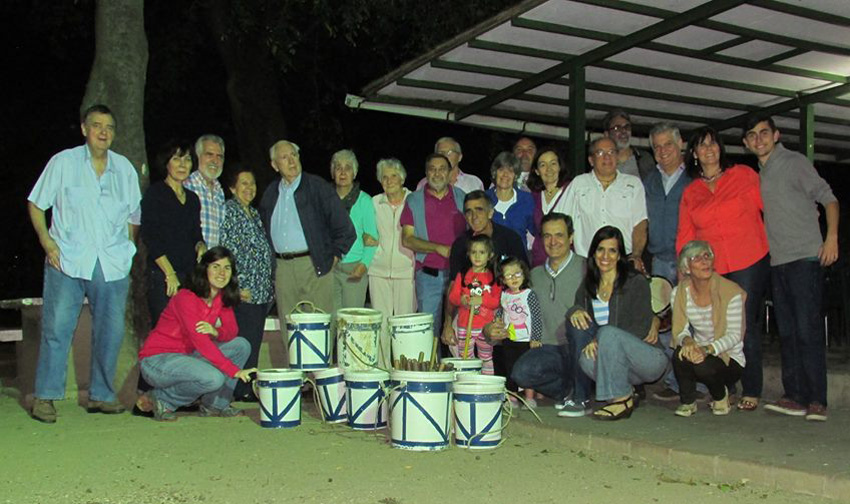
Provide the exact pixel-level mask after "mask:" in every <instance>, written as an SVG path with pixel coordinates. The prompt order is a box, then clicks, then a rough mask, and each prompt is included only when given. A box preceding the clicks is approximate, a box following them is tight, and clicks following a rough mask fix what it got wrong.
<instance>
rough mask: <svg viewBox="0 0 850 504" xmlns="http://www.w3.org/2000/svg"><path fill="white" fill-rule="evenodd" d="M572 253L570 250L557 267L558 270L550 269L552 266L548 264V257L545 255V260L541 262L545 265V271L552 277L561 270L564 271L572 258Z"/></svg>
mask: <svg viewBox="0 0 850 504" xmlns="http://www.w3.org/2000/svg"><path fill="white" fill-rule="evenodd" d="M574 255H575V254H573V253H572V252H570V255H569V256H568V257H567V260H566V261H564V262H562V263H561V267H560V268H558V271H555V270H554V269H552V266H550V265H549V258H548V257H547V258H546V262H545V263H543V264H544V265H545V266H546V273H549V276H551V277H552V278H555V277H556V276H558V275H560V274H561V272H562V271H564V269H565V268H566V267H567V266H568V265H569V264H570V261H572V260H573V256H574Z"/></svg>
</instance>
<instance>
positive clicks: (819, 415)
mask: <svg viewBox="0 0 850 504" xmlns="http://www.w3.org/2000/svg"><path fill="white" fill-rule="evenodd" d="M806 420H808V421H810V422H826V406H824V405H823V404H821V403H819V402H813V403H811V404H809V407H808V408H806Z"/></svg>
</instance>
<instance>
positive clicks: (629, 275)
mask: <svg viewBox="0 0 850 504" xmlns="http://www.w3.org/2000/svg"><path fill="white" fill-rule="evenodd" d="M589 250H590V251H592V253H593V257H592V258H591V260H589V261H588V262H587V264H588V268H587V274H586V275H585V277H584V281H583V282H582V285H581V286H579V288H578V290H577V291H576V301H575V306H573V307H572V308H570V310H569V311H568V312H567V318H568V319H569V321H570V324H569V325H568V329H567V335H568V337H569V339H570V344H571V347H572V348H571V351H572V350H574V351H575V352H576V354H577V353H578V351H581V356H580V357H578V361H579V365H580V367H581V370H582V371H584V373H585V374H586V375H587V376H588V377H590V378H591V379H593V380H595V381H596V398H597V399H598V400H600V401H605V402H606V404H605V405H604V406H602V407H601V408H599V409H597V410H596V411H594V412H593V418H595V419H597V420H619V419H621V418H628V417H629V416H631V414H632V411H633V410H634V408H635V402H634V398H633V397H632V394H633V388H632V386H633V385H639V384H642V383H646V382H650V381H654V380H657V379H658V378H659V377H660V376H661V374H662V373H663V372H664V370H665V369H666V368H667V356H666V355H665V354H664V351H663V350H662V349H661V347H660V346H659V344H658V319H657V318H656V317H655V316H654V315H653V313H652V305H651V301H650V293H649V282H647V280H646V279H645V278H644V277H643V276H641V275H639V274H637V273H635V272H633V271H631V270H630V267H629V264H628V260H627V257H626V251H625V246H624V245H623V235H622V234H621V233H620V230H619V229H617V228H615V227H613V226H605V227H602V228H600V229H599V230H598V231H597V232H596V234H595V235H594V236H593V240H592V241H591V244H590V249H589ZM576 381H577V382H578V380H576ZM577 388H578V387H577Z"/></svg>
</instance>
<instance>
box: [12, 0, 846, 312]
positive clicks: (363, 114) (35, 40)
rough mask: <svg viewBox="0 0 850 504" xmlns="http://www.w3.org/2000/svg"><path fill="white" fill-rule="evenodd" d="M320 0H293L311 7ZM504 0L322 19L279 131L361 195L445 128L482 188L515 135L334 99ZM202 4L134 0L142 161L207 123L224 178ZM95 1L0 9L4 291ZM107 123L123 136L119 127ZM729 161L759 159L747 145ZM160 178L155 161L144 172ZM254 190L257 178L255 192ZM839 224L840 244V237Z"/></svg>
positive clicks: (27, 241) (34, 278)
mask: <svg viewBox="0 0 850 504" xmlns="http://www.w3.org/2000/svg"><path fill="white" fill-rule="evenodd" d="M266 3H269V2H266ZM290 3H294V4H299V2H290ZM318 3H320V2H316V3H314V4H310V3H309V2H306V3H305V2H301V3H300V4H299V5H301V8H302V9H307V8H308V7H311V8H313V9H315V7H316V5H317V4H318ZM513 3H514V2H509V1H504V0H502V1H492V0H491V1H489V2H469V3H467V2H448V1H435V2H433V3H430V5H431V11H429V12H434V13H435V14H434V17H433V18H431V17H428V16H426V17H422V18H420V21H421V23H422V26H421V27H419V28H418V29H414V28H413V26H414V25H404V24H403V22H404V21H403V20H404V18H401V17H398V16H401V15H402V14H401V13H399V12H389V13H387V15H386V17H385V18H381V19H383V20H384V21H383V22H386V23H387V24H381V23H380V22H377V21H376V20H375V19H372V20H369V19H367V20H365V21H362V22H361V24H360V25H357V26H354V27H353V28H351V31H350V32H348V35H345V34H343V35H345V36H341V35H340V34H339V32H337V33H336V34H333V33H332V32H333V30H331V29H327V30H324V31H320V34H319V35H316V36H315V40H316V42H315V43H314V44H312V46H311V47H306V48H305V47H299V48H298V50H297V51H294V52H293V53H292V54H291V55H289V57H288V58H287V59H286V60H285V61H283V62H279V64H280V67H279V72H280V83H279V85H280V87H279V92H280V94H281V102H282V103H281V104H269V106H280V107H282V109H284V110H285V114H284V116H285V119H286V122H287V129H288V132H289V134H288V138H289V139H290V140H293V141H295V142H296V143H298V144H299V145H300V146H301V147H302V163H303V165H304V169H305V170H306V171H309V172H312V173H316V174H319V175H321V176H324V177H329V172H328V169H329V160H330V156H331V154H332V153H333V152H334V151H336V150H338V149H342V148H351V149H353V150H354V151H355V152H356V153H357V155H358V158H359V161H360V173H359V175H358V180H359V181H360V182H361V185H362V187H363V188H364V189H365V190H366V191H367V192H369V193H370V194H376V193H378V192H380V186H379V184H378V183H377V181H376V180H375V176H374V166H375V163H376V162H377V161H378V160H379V159H380V158H383V157H397V158H399V159H400V160H401V161H402V162H403V163H404V165H405V167H406V168H407V171H408V179H407V184H406V185H407V186H408V187H411V188H412V187H414V186H415V184H416V182H417V181H418V180H419V179H420V178H421V177H422V176H423V172H424V170H423V166H422V162H423V160H424V158H425V156H426V155H427V154H428V153H429V152H431V150H432V149H433V145H434V141H435V140H436V139H437V138H438V137H440V136H444V135H449V136H453V137H455V138H456V139H458V140H459V141H460V143H461V144H462V146H463V151H464V159H463V162H462V167H463V169H464V171H466V172H470V173H474V174H476V175H478V176H479V177H481V178H482V180H484V182H485V185H488V184H489V181H490V177H489V164H490V161H491V160H492V159H493V157H494V156H495V155H496V154H497V153H498V152H499V151H501V150H505V149H510V147H511V145H512V143H513V141H514V140H515V138H516V137H515V136H514V135H509V134H504V133H498V132H492V131H488V130H483V129H473V128H468V127H460V126H456V125H452V124H449V123H444V122H437V121H428V120H424V119H414V118H408V117H404V116H399V115H393V114H384V113H377V112H368V111H353V110H351V109H348V108H347V107H345V105H344V98H345V93H346V92H348V93H353V94H358V93H359V92H360V90H361V89H362V87H363V86H365V85H366V84H368V83H369V82H370V81H372V80H374V79H377V78H379V77H381V76H383V75H384V74H386V73H388V72H389V71H391V70H393V69H395V68H396V67H398V66H399V65H400V64H402V63H404V62H405V61H408V60H410V59H412V58H414V57H416V56H418V55H420V54H421V53H422V52H424V51H426V50H427V49H429V48H430V47H432V46H433V45H436V44H438V43H440V42H442V41H444V40H447V39H448V38H450V37H452V36H455V35H457V34H458V33H461V32H462V31H464V30H465V29H467V28H469V27H471V26H473V25H475V24H476V23H478V22H481V21H482V20H484V19H487V18H488V17H490V16H492V15H493V14H495V13H497V12H499V11H500V10H502V9H503V8H504V7H506V6H509V5H512V4H513ZM387 4H388V5H389V4H392V5H394V6H395V7H396V8H397V9H401V8H405V5H407V4H405V2H403V1H400V2H387ZM410 5H411V6H415V5H416V4H415V3H411V4H410ZM460 5H463V8H460V7H458V9H459V10H462V12H458V13H457V15H456V16H448V12H445V11H446V9H447V8H449V7H452V6H460ZM203 7H204V3H203V1H176V2H164V1H163V2H158V1H148V2H147V3H146V5H145V28H146V32H147V37H148V48H149V54H150V59H149V64H148V75H147V84H146V98H145V134H146V143H147V146H148V148H147V150H148V159H149V160H152V159H154V154H155V152H156V147H157V146H158V145H159V144H161V143H162V142H164V141H165V140H167V139H169V138H174V137H178V138H186V139H190V140H193V139H194V138H196V137H197V136H199V135H200V134H202V133H207V132H213V133H217V134H219V135H221V136H222V137H223V138H224V139H225V142H226V143H227V152H226V157H227V161H226V165H225V174H224V175H223V177H227V171H228V167H229V166H234V165H235V164H236V163H239V159H240V153H239V148H238V145H237V144H236V135H235V132H234V130H233V125H232V121H231V112H230V106H229V101H228V95H227V90H226V87H225V82H226V78H227V74H226V69H225V67H224V66H223V63H222V61H221V58H220V57H219V53H218V52H217V51H216V48H215V45H214V44H213V43H212V42H211V41H210V38H209V37H210V33H209V30H208V29H207V28H206V26H205V23H204V21H203V16H202V15H200V9H202V8H203ZM410 8H411V9H413V8H421V7H410ZM94 9H95V3H94V1H92V0H79V1H74V2H70V1H68V2H53V1H39V0H32V1H20V0H10V1H6V2H3V3H2V5H1V6H0V40H2V47H3V59H4V64H3V68H4V77H3V79H2V80H3V84H4V85H3V88H4V89H6V91H5V93H4V94H5V100H4V102H5V103H4V107H3V110H4V111H5V114H4V120H3V121H2V122H0V128H2V129H0V163H2V168H0V190H2V194H0V216H2V217H0V218H2V219H3V226H2V230H3V237H2V240H3V241H4V242H5V243H4V244H3V246H2V247H0V265H2V271H3V274H2V275H0V298H2V299H13V298H19V297H37V296H40V295H41V281H42V267H43V260H44V254H43V251H42V250H41V248H40V246H39V244H38V241H37V239H36V236H35V234H34V232H33V231H32V227H31V225H30V222H29V217H28V215H27V212H26V198H27V195H28V193H29V191H30V189H31V188H32V186H33V184H34V183H35V180H36V179H37V177H38V176H39V174H40V173H41V170H42V169H43V167H44V165H45V163H46V162H47V160H48V159H49V158H50V156H52V155H53V154H55V153H56V152H58V151H60V150H62V149H65V148H68V147H72V146H76V145H80V144H81V143H82V137H81V134H80V129H79V117H78V114H79V108H80V103H81V100H82V97H83V95H84V92H85V87H86V83H87V80H88V75H89V72H90V70H91V65H92V61H93V57H94ZM309 14H311V13H310V12H305V13H300V14H299V13H298V12H295V13H293V14H292V16H293V19H298V16H299V15H303V17H304V18H309V16H308V15H309ZM312 15H313V16H315V15H317V14H315V13H312ZM406 15H408V14H406ZM412 15H418V13H416V12H414V13H412ZM390 16H396V17H397V18H392V19H389V18H390ZM408 16H409V15H408ZM387 19H389V20H388V21H387ZM399 20H401V21H399ZM313 21H316V20H313ZM379 21H380V20H379ZM323 22H325V23H326V26H327V23H333V22H334V20H333V18H332V17H329V18H328V20H325V21H323ZM346 26H347V25H346ZM415 26H418V25H415ZM344 28H345V27H344ZM304 33H311V32H306V31H304V32H298V33H295V34H294V35H293V34H292V33H289V36H293V37H299V36H305V37H306V36H308V35H304ZM309 36H313V35H309ZM117 134H118V135H120V134H121V130H120V125H119V130H118V133H117ZM545 143H549V142H548V141H545V140H542V141H538V144H539V145H540V144H545ZM562 147H563V148H566V145H562ZM738 161H741V162H745V163H746V164H749V165H750V166H753V167H757V163H756V160H755V158H754V157H752V156H746V157H742V158H739V159H738ZM817 166H818V169H819V170H820V172H821V174H822V175H823V176H824V178H826V179H827V180H828V181H829V183H830V184H831V185H832V187H833V190H834V191H835V193H836V195H837V196H838V198H839V200H843V199H844V198H843V196H844V195H845V194H847V190H848V187H847V177H846V176H844V171H845V170H846V169H847V167H846V166H836V165H829V164H818V165H817ZM251 168H253V169H254V170H255V171H256V172H258V173H265V174H266V178H265V179H263V178H262V177H258V178H260V181H261V182H263V181H264V180H266V181H267V180H268V178H269V177H270V176H271V168H270V167H269V166H268V165H265V166H252V167H251ZM584 168H585V167H580V169H579V170H577V171H583V170H584ZM157 177H158V175H157V173H156V172H155V171H153V173H152V176H151V180H155V179H156V178H157ZM222 180H226V178H223V179H222ZM263 189H264V187H262V185H261V187H259V191H262V190H263ZM842 214H843V216H844V215H845V212H843V211H842ZM842 220H844V218H842ZM843 235H844V233H842V238H843V239H842V245H843V244H844V243H846V242H847V240H846V238H844V236H843ZM845 254H846V251H845V250H844V247H843V246H842V260H841V261H840V263H839V265H838V267H839V268H842V269H843V265H842V264H843V256H844V255H845ZM0 312H5V311H0ZM14 316H15V314H9V313H0V325H8V324H9V323H12V324H13V323H14V322H10V320H12V319H14Z"/></svg>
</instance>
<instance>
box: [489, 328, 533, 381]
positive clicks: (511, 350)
mask: <svg viewBox="0 0 850 504" xmlns="http://www.w3.org/2000/svg"><path fill="white" fill-rule="evenodd" d="M530 348H531V345H530V344H529V343H528V342H527V341H526V342H525V343H519V342H516V341H511V340H509V339H505V340H502V344H501V345H496V346H494V347H493V367H494V372H495V373H496V374H497V375H499V376H504V377H505V378H507V379H508V381H507V383H505V388H507V389H508V390H510V391H511V392H516V391H517V390H518V389H519V387H518V386H517V384H516V382H515V381H513V380H512V379H511V373H512V372H513V369H514V364H516V361H518V360H519V358H520V357H522V354H524V353H525V352H527V351H528V350H529V349H530ZM497 355H498V358H497V357H496V356H497Z"/></svg>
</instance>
